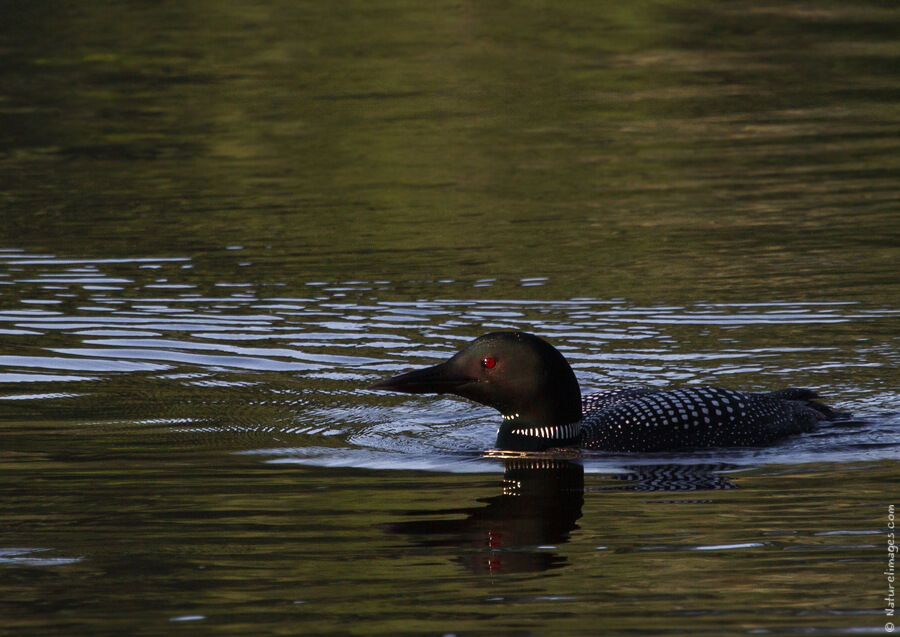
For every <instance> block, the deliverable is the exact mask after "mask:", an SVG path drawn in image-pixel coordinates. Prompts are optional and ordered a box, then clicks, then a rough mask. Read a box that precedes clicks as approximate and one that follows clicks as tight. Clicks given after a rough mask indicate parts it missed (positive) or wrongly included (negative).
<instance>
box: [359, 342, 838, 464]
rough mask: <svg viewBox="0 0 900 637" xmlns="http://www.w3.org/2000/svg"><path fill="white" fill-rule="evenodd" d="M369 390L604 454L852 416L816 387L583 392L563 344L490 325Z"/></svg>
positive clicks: (515, 446) (529, 445) (750, 435)
mask: <svg viewBox="0 0 900 637" xmlns="http://www.w3.org/2000/svg"><path fill="white" fill-rule="evenodd" d="M369 389H381V390H386V391H396V392H404V393H409V394H431V393H436V394H455V395H457V396H462V397H464V398H469V399H470V400H474V401H475V402H478V403H481V404H482V405H487V406H489V407H493V408H494V409H497V410H498V411H499V412H500V413H501V414H502V415H503V421H502V424H501V425H500V429H499V430H498V431H497V447H498V448H500V449H509V450H513V451H541V450H544V449H552V448H556V447H571V446H576V445H580V446H582V447H584V448H586V449H598V450H605V451H643V452H651V451H672V450H677V449H690V448H704V447H741V446H757V445H764V444H768V443H771V442H773V441H775V440H777V439H779V438H782V437H784V436H788V435H791V434H797V433H802V432H806V431H810V430H811V429H812V428H813V426H814V425H815V424H816V423H817V422H819V421H821V420H833V419H836V418H841V417H845V416H846V414H842V413H839V412H837V411H834V410H833V409H831V408H830V407H827V406H825V405H823V404H821V403H819V402H817V401H816V400H814V399H815V398H817V396H816V394H815V392H813V391H812V390H809V389H797V388H789V389H782V390H778V391H773V392H768V393H752V392H744V391H733V390H730V389H723V388H719V387H688V388H683V389H672V390H661V389H652V388H649V387H618V388H615V389H609V390H606V391H601V392H597V393H594V394H588V395H586V396H582V395H581V390H580V389H579V387H578V380H577V379H576V378H575V373H574V372H573V371H572V368H571V367H570V366H569V363H568V362H566V359H565V358H564V357H563V355H562V354H560V353H559V351H558V350H557V349H556V348H555V347H553V346H552V345H550V344H549V343H547V342H546V341H545V340H543V339H541V338H539V337H537V336H534V335H532V334H526V333H525V332H491V333H490V334H485V335H484V336H480V337H478V338H476V339H475V340H474V341H472V342H471V343H469V344H468V345H466V347H464V348H463V349H461V350H460V351H459V352H457V353H456V354H454V355H453V357H451V358H450V359H449V360H447V361H445V362H443V363H441V364H439V365H434V366H432V367H426V368H425V369H418V370H414V371H411V372H407V373H405V374H400V375H398V376H394V377H392V378H387V379H385V380H382V381H379V382H377V383H375V384H374V385H371V386H370V387H369Z"/></svg>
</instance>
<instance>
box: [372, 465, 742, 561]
mask: <svg viewBox="0 0 900 637" xmlns="http://www.w3.org/2000/svg"><path fill="white" fill-rule="evenodd" d="M733 469H736V467H734V466H730V465H726V464H710V465H675V464H662V465H647V466H632V467H626V470H627V473H622V474H618V475H614V476H613V479H614V480H621V481H623V482H627V483H628V484H625V485H621V486H613V487H601V488H600V489H598V490H622V491H702V490H719V489H734V488H737V485H736V484H735V483H733V482H731V481H730V480H729V479H728V478H727V477H726V476H723V475H721V474H720V473H719V472H721V471H728V470H733ZM584 498H585V486H584V466H583V465H582V464H581V463H579V462H573V461H571V460H566V459H554V458H540V459H529V458H516V459H507V460H505V461H504V473H503V481H502V483H501V492H500V494H498V495H495V496H491V497H488V498H481V499H479V500H478V502H480V503H482V504H484V505H485V506H478V507H463V508H452V509H434V510H413V511H406V512H404V513H403V515H404V516H406V517H409V518H414V519H411V520H407V521H403V522H392V523H387V524H383V525H381V529H382V530H383V531H384V532H385V533H388V534H395V535H407V536H410V537H411V538H412V540H413V542H415V543H416V544H417V545H419V546H425V547H458V548H459V549H460V550H461V553H460V555H459V556H458V557H456V558H455V560H456V561H457V562H459V563H460V564H462V565H463V566H464V567H465V568H466V569H468V570H469V571H471V572H473V573H488V572H489V573H525V572H538V571H546V570H548V569H552V568H560V567H563V566H567V565H568V564H569V559H568V558H567V557H566V556H564V555H561V554H560V553H559V551H558V548H559V546H560V545H562V544H564V543H566V542H568V541H569V539H570V537H571V534H572V532H573V531H575V530H576V529H578V528H579V527H578V525H577V521H578V520H579V519H580V518H581V516H582V507H583V505H584ZM451 516H452V517H451ZM459 516H464V517H459Z"/></svg>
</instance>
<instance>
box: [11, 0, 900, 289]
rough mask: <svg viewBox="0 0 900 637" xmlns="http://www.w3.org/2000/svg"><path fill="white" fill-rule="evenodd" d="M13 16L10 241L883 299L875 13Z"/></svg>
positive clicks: (553, 10)
mask: <svg viewBox="0 0 900 637" xmlns="http://www.w3.org/2000/svg"><path fill="white" fill-rule="evenodd" d="M5 12H6V13H7V19H6V20H5V25H6V26H5V27H3V34H2V37H3V43H4V48H5V50H6V51H7V56H6V62H5V63H4V65H3V68H2V76H3V83H4V86H6V87H7V88H6V89H5V93H4V99H3V102H2V103H0V117H2V126H0V131H2V132H0V136H2V137H0V140H2V145H3V148H4V151H5V152H4V153H3V156H2V174H3V177H2V180H3V182H4V187H3V191H4V198H5V201H4V209H5V210H4V222H5V226H6V233H7V236H9V237H10V238H11V239H12V240H13V243H14V244H15V245H16V246H18V247H29V248H33V249H35V250H51V251H52V250H55V249H57V248H58V246H60V245H65V244H66V242H68V241H70V240H71V239H72V238H73V237H74V238H77V240H78V243H79V245H80V246H81V247H82V248H83V250H86V251H88V252H90V253H91V254H104V255H105V254H109V253H114V254H131V253H132V251H133V248H134V244H135V242H137V243H139V244H140V246H141V247H142V252H143V254H177V255H181V254H184V253H190V254H195V253H197V252H207V251H209V250H214V249H221V248H222V247H224V246H226V245H230V244H241V245H244V246H245V247H248V248H252V249H253V250H254V252H257V251H263V250H264V248H265V247H266V246H271V247H272V249H271V251H263V252H261V254H254V256H255V257H256V259H255V263H257V265H258V267H259V268H262V267H264V266H265V265H266V264H267V263H268V264H270V265H271V267H272V268H274V269H277V268H278V267H279V266H280V265H281V264H282V263H283V260H284V259H288V258H289V259H291V262H292V266H293V268H294V269H293V270H292V272H291V274H292V275H293V277H297V278H305V277H309V278H318V279H322V280H332V281H333V280H347V279H360V278H362V279H367V278H377V277H379V276H380V277H382V278H387V279H391V280H397V279H407V278H410V277H415V278H418V276H417V275H419V276H420V275H421V274H422V273H426V274H427V275H429V276H434V277H438V278H441V277H449V278H460V277H465V278H468V279H477V278H481V277H484V276H501V277H505V276H509V275H510V273H523V272H524V273H528V274H531V275H534V276H552V277H553V281H554V283H553V285H554V288H555V289H554V290H553V292H557V293H555V294H551V295H550V297H551V298H554V297H555V298H562V297H566V296H571V295H584V294H587V295H592V296H625V297H628V298H636V299H638V300H641V301H648V300H649V301H658V300H660V299H661V298H673V297H677V298H678V299H679V300H685V299H694V298H698V297H699V298H717V299H721V298H722V297H727V298H732V299H741V300H745V299H746V298H747V297H755V296H758V295H760V294H766V295H774V296H778V297H782V296H786V297H790V298H797V297H803V298H822V297H823V296H826V297H827V296H831V295H832V294H835V293H838V294H848V295H852V296H853V297H854V298H859V297H867V298H881V297H883V295H884V293H885V292H887V291H888V290H889V291H890V293H891V294H893V295H895V297H896V295H897V287H896V286H897V277H896V276H895V268H894V267H893V266H891V267H888V265H887V264H888V263H890V262H892V260H893V259H894V258H896V251H895V250H896V248H895V246H896V245H897V241H898V215H897V189H896V174H897V172H898V168H900V166H898V163H900V159H898V157H900V154H898V152H897V151H898V138H897V129H898V119H900V117H898V114H897V109H896V104H895V101H894V95H895V93H894V92H895V89H896V87H897V68H896V58H897V55H898V53H900V52H898V41H897V38H896V33H897V29H896V27H897V22H898V18H897V11H896V9H895V8H894V7H891V5H890V4H889V3H888V4H884V3H854V4H853V5H852V6H848V5H847V3H842V2H830V3H829V2H826V3H816V5H815V7H812V6H808V5H805V4H802V3H770V4H766V3H763V4H760V3H757V2H746V3H728V4H727V5H722V4H721V3H713V2H710V3H700V4H697V3H678V2H659V3H637V4H626V5H622V4H621V3H592V4H589V5H583V4H582V3H558V2H553V3H549V2H548V3H537V4H530V5H528V6H518V5H497V6H494V5H492V6H483V3H475V4H471V3H469V4H467V3H462V4H460V3H429V4H428V5H427V6H420V4H419V3H409V2H379V3H376V4H374V5H373V4H372V3H369V2H357V3H343V2H342V3H309V2H306V3H294V2H281V3H278V2H274V3H267V4H265V5H259V4H256V3H239V2H238V3H228V5H227V6H223V5H221V4H217V3H200V4H198V3H191V4H190V5H185V6H182V5H179V4H175V5H164V6H157V5H152V4H151V5H148V4H140V5H139V6H134V5H133V4H129V5H127V6H126V5H121V4H120V3H107V2H91V3H79V4H78V7H77V9H76V8H72V7H69V8H66V7H56V8H55V9H54V10H53V11H47V10H45V7H44V6H43V5H42V4H41V3H16V4H14V5H12V6H9V7H7V8H6V9H5ZM73 219H77V221H78V224H77V225H76V226H74V227H73V226H72V225H70V223H69V222H70V221H72V220H73ZM748 260H749V261H752V263H753V267H752V269H751V270H750V271H749V272H748V270H747V261H748ZM848 272H849V273H852V274H853V276H851V277H848V276H847V274H848ZM748 274H752V276H748ZM884 286H886V287H884Z"/></svg>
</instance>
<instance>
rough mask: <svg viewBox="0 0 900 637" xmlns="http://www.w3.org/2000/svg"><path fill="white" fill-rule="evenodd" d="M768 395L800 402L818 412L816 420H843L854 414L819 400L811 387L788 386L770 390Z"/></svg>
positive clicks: (801, 404)
mask: <svg viewBox="0 0 900 637" xmlns="http://www.w3.org/2000/svg"><path fill="white" fill-rule="evenodd" d="M766 395H767V396H771V397H772V398H777V399H779V400H788V401H791V402H793V403H799V406H802V407H806V408H807V409H811V410H813V411H814V412H816V415H817V416H818V418H817V419H816V420H842V419H845V418H852V417H853V414H851V413H850V412H849V411H838V410H837V409H834V408H832V407H829V406H828V405H826V404H824V403H822V402H820V401H819V400H817V399H818V398H820V396H819V395H818V394H817V393H816V392H814V391H813V390H811V389H804V388H801V387H788V388H787V389H779V390H778V391H770V392H768V393H767V394H766Z"/></svg>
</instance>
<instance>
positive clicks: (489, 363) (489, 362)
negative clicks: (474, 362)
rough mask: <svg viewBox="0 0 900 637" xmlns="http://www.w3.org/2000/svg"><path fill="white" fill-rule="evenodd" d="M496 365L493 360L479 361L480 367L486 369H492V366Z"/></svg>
mask: <svg viewBox="0 0 900 637" xmlns="http://www.w3.org/2000/svg"><path fill="white" fill-rule="evenodd" d="M496 364H497V361H495V360H494V359H493V358H485V359H484V360H483V361H481V366H482V367H487V368H488V369H493V368H494V365H496Z"/></svg>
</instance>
